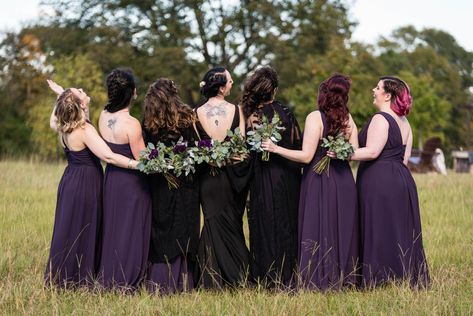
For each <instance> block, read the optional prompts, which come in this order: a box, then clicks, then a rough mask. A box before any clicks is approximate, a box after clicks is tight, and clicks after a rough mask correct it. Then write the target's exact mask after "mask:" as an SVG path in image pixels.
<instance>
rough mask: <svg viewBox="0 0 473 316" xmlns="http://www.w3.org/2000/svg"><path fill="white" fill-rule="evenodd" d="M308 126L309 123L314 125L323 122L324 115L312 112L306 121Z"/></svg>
mask: <svg viewBox="0 0 473 316" xmlns="http://www.w3.org/2000/svg"><path fill="white" fill-rule="evenodd" d="M305 121H306V124H307V122H312V123H319V122H321V121H322V115H321V114H320V111H319V110H317V111H312V112H310V113H309V115H307V118H306V119H305Z"/></svg>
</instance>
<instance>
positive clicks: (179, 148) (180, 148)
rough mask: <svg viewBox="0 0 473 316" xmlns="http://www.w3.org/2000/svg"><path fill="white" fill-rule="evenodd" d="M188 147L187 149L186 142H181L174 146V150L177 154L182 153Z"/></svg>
mask: <svg viewBox="0 0 473 316" xmlns="http://www.w3.org/2000/svg"><path fill="white" fill-rule="evenodd" d="M186 149H187V145H186V144H185V143H180V144H176V146H174V148H173V149H172V151H173V153H175V154H180V153H183V152H185V151H186Z"/></svg>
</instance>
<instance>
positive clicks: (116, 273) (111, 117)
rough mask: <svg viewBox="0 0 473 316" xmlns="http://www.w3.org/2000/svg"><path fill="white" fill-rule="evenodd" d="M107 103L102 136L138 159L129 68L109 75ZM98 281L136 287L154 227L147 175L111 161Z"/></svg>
mask: <svg viewBox="0 0 473 316" xmlns="http://www.w3.org/2000/svg"><path fill="white" fill-rule="evenodd" d="M107 92H108V103H107V105H106V106H105V110H104V111H102V113H101V114H100V119H99V128H100V134H101V135H102V137H103V138H104V139H105V141H106V142H107V144H108V146H110V148H111V149H112V151H113V152H115V153H119V154H122V155H124V156H126V157H129V158H130V159H131V158H135V159H138V158H139V154H140V151H141V150H143V149H144V148H145V145H144V142H143V137H142V131H141V124H140V122H139V121H138V120H137V119H135V118H134V117H133V116H131V115H130V113H129V108H130V106H131V101H132V99H133V98H134V97H135V96H136V88H135V81H134V78H133V74H132V73H131V71H129V70H126V69H115V70H113V71H112V72H111V73H110V74H109V75H108V77H107ZM103 208H104V210H103V214H104V215H103V232H102V240H103V242H102V257H101V261H100V274H101V275H100V281H101V283H102V284H103V286H104V287H105V288H118V289H124V290H133V289H136V288H137V287H138V286H139V285H140V283H141V281H142V280H143V278H144V275H145V272H146V267H147V262H148V252H149V242H150V230H151V198H150V195H149V188H148V182H147V179H146V176H145V175H144V174H142V173H140V172H138V171H135V170H127V169H123V168H117V167H115V166H113V165H110V164H108V165H107V167H106V169H105V177H104V189H103Z"/></svg>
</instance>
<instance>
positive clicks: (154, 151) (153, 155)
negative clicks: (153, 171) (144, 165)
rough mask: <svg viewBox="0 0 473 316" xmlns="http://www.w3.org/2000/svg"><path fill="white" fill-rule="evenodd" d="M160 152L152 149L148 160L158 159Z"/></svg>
mask: <svg viewBox="0 0 473 316" xmlns="http://www.w3.org/2000/svg"><path fill="white" fill-rule="evenodd" d="M158 153H159V152H158V150H157V149H151V152H150V153H149V155H148V159H149V160H151V159H154V158H156V157H158Z"/></svg>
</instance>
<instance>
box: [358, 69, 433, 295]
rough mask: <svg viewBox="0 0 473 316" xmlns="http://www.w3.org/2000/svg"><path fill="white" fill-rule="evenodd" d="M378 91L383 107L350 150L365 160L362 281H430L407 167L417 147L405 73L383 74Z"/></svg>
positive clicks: (413, 186)
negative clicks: (355, 148)
mask: <svg viewBox="0 0 473 316" xmlns="http://www.w3.org/2000/svg"><path fill="white" fill-rule="evenodd" d="M373 97H374V101H373V103H374V105H375V106H376V108H377V109H378V110H379V112H377V113H376V114H375V115H374V116H373V117H372V118H371V119H370V120H369V121H368V123H367V124H366V126H365V127H364V128H363V129H362V131H361V132H360V135H359V143H360V148H359V149H357V150H355V153H354V154H353V155H352V156H351V159H352V160H359V161H361V163H360V166H359V168H358V174H357V188H358V201H359V209H360V216H361V243H362V254H361V260H362V286H364V287H375V286H377V285H380V284H382V283H386V282H387V281H395V280H408V281H409V282H410V284H411V286H413V287H426V286H428V283H429V273H428V268H427V261H426V258H425V254H424V248H423V246H422V230H421V223H420V213H419V200H418V197H417V189H416V184H415V182H414V179H413V178H412V175H411V173H410V171H409V169H407V167H406V165H407V160H408V159H409V156H410V154H411V149H412V130H411V127H410V125H409V122H408V120H407V118H406V116H407V114H409V111H410V109H411V106H412V97H411V93H410V90H409V87H408V85H407V84H406V83H405V82H404V81H402V80H401V79H399V78H396V77H381V78H380V80H379V82H378V84H377V85H376V87H375V88H374V89H373Z"/></svg>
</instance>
